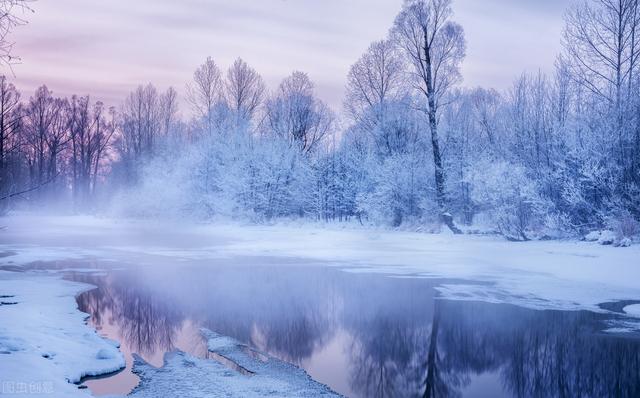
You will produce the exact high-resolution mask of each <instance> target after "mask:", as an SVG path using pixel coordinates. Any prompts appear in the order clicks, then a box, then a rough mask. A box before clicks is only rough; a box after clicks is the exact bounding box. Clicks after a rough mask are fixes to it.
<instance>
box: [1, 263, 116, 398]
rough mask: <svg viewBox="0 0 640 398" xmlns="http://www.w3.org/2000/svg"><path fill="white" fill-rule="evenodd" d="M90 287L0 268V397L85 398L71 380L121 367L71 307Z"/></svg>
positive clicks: (107, 343)
mask: <svg viewBox="0 0 640 398" xmlns="http://www.w3.org/2000/svg"><path fill="white" fill-rule="evenodd" d="M89 288H91V286H89V285H84V284H80V283H73V282H68V281H63V280H61V279H60V278H59V277H57V276H53V275H38V274H34V273H28V274H24V273H16V272H6V271H0V295H1V296H2V299H1V304H0V381H1V382H2V385H1V386H0V395H5V394H6V395H7V396H18V397H21V396H33V395H37V394H48V395H49V396H51V395H53V396H59V397H75V396H86V394H85V393H84V392H82V391H81V390H79V389H78V387H77V386H76V385H74V384H72V383H77V382H79V381H80V379H81V378H82V377H84V376H96V375H102V374H107V373H111V372H115V371H117V370H119V369H122V368H124V366H125V362H124V357H123V356H122V354H121V353H120V351H118V348H117V344H116V343H115V342H110V341H107V340H105V339H103V338H101V337H100V336H98V334H97V333H96V331H95V330H93V329H92V328H91V327H89V326H87V325H86V324H85V323H84V317H85V314H83V313H81V312H79V311H77V310H74V309H75V308H76V301H75V296H76V295H77V294H79V293H80V292H82V291H85V290H87V289H89Z"/></svg>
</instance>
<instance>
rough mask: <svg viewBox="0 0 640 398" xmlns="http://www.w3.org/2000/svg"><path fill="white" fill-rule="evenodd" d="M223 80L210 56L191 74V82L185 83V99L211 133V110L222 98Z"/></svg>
mask: <svg viewBox="0 0 640 398" xmlns="http://www.w3.org/2000/svg"><path fill="white" fill-rule="evenodd" d="M222 90H223V82H222V75H221V73H220V69H219V68H218V66H217V65H216V63H215V62H214V61H213V59H212V58H211V57H207V60H206V61H205V63H204V64H202V65H200V66H199V67H198V69H196V71H195V72H194V74H193V82H191V83H190V84H188V85H187V101H189V103H190V104H191V106H192V107H193V110H194V112H195V113H196V115H197V117H199V118H201V119H202V121H203V122H204V124H205V130H206V132H207V133H208V134H209V135H211V134H212V133H213V130H214V125H215V118H214V115H213V110H214V107H215V106H216V104H217V103H218V102H219V101H220V99H221V98H222V94H223V92H222Z"/></svg>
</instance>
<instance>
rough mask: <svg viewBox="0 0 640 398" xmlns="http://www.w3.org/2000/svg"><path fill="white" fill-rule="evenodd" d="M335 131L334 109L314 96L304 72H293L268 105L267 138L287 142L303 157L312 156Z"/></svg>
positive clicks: (281, 84)
mask: <svg viewBox="0 0 640 398" xmlns="http://www.w3.org/2000/svg"><path fill="white" fill-rule="evenodd" d="M334 127H335V116H334V114H333V112H332V111H331V109H329V107H328V106H327V105H326V104H325V103H324V102H323V101H322V100H320V99H318V98H317V97H316V95H315V93H314V85H313V83H312V82H311V80H310V79H309V76H308V75H307V74H306V73H304V72H299V71H296V72H293V74H291V76H289V77H287V78H286V79H284V80H283V81H282V83H280V86H279V87H278V90H277V92H276V93H275V95H273V96H272V97H271V98H270V99H269V100H268V101H267V103H266V120H265V128H266V130H267V133H268V134H271V135H274V136H278V137H281V138H284V139H287V140H289V141H290V142H291V144H292V145H294V146H296V147H297V148H298V149H299V150H300V151H301V152H302V153H306V154H309V153H312V152H313V151H314V150H316V149H317V148H318V147H319V146H320V144H321V143H322V141H323V139H324V138H325V137H327V136H328V135H329V134H330V133H331V132H332V130H333V129H334Z"/></svg>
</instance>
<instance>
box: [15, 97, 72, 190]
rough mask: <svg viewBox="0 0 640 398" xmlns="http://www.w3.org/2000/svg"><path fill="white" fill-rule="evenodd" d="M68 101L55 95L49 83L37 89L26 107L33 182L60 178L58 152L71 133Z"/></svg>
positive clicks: (26, 135) (40, 183)
mask: <svg viewBox="0 0 640 398" xmlns="http://www.w3.org/2000/svg"><path fill="white" fill-rule="evenodd" d="M65 110H66V101H65V100H63V99H60V98H54V97H53V94H52V93H51V91H50V90H49V89H48V88H47V87H46V86H41V87H39V88H38V89H37V90H36V93H35V95H34V96H33V97H31V98H30V99H29V103H28V104H27V107H26V111H25V135H24V138H25V141H26V146H27V149H28V163H29V168H30V175H31V180H32V185H42V184H44V183H45V182H50V181H53V180H55V179H56V177H57V174H58V166H59V164H58V155H60V153H62V151H63V150H64V149H65V146H66V144H67V142H68V141H69V137H68V134H67V119H66V113H65Z"/></svg>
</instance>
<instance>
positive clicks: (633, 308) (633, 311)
mask: <svg viewBox="0 0 640 398" xmlns="http://www.w3.org/2000/svg"><path fill="white" fill-rule="evenodd" d="M623 311H624V313H625V314H627V315H630V316H634V317H638V318H640V304H632V305H628V306H626V307H624V309H623Z"/></svg>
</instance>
